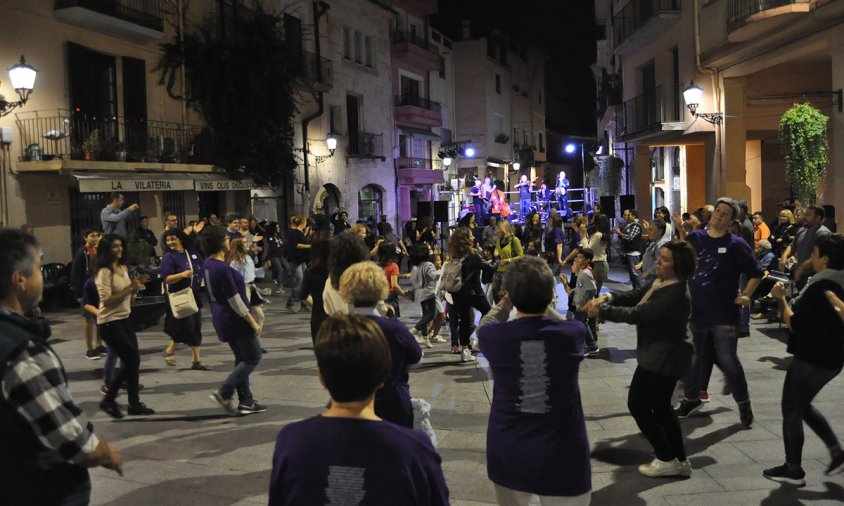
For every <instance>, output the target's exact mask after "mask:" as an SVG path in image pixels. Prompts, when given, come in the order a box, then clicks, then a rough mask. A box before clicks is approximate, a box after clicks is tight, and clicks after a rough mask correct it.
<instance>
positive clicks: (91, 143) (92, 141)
mask: <svg viewBox="0 0 844 506" xmlns="http://www.w3.org/2000/svg"><path fill="white" fill-rule="evenodd" d="M99 150H100V130H99V129H98V128H95V129H93V130H91V134H90V135H88V137H87V138H86V139H85V140H84V141H82V151H91V152H97V151H99Z"/></svg>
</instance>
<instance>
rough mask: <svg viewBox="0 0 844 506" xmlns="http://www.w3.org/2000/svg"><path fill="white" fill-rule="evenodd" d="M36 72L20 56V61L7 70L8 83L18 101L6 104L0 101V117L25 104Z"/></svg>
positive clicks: (3, 100) (33, 83)
mask: <svg viewBox="0 0 844 506" xmlns="http://www.w3.org/2000/svg"><path fill="white" fill-rule="evenodd" d="M36 74H37V71H36V70H35V69H34V68H32V67H31V66H29V65H27V64H26V60H25V59H24V57H23V55H21V61H20V63H18V64H17V65H15V66H14V67H12V68H10V69H9V81H10V82H11V83H12V88H14V89H15V92H17V94H18V97H20V100H18V101H17V102H7V101H6V100H5V99H2V100H0V116H6V115H7V114H9V113H10V112H12V111H13V110H14V109H15V108H17V107H21V106H23V105H24V104H26V101H27V100H28V99H29V95H30V93H32V88H34V87H35V75H36Z"/></svg>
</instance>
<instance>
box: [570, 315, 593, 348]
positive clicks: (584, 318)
mask: <svg viewBox="0 0 844 506" xmlns="http://www.w3.org/2000/svg"><path fill="white" fill-rule="evenodd" d="M574 319H575V320H577V321H579V322H582V323H583V324H584V325H586V347H587V348H595V347H597V346H598V340H597V339H595V334H593V333H592V329H591V328H590V326H589V321H588V315H587V314H586V312H585V311H575V312H574Z"/></svg>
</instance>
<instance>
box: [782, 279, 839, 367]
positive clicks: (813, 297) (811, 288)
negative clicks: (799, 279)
mask: <svg viewBox="0 0 844 506" xmlns="http://www.w3.org/2000/svg"><path fill="white" fill-rule="evenodd" d="M816 275H817V274H816ZM824 290H830V291H831V292H833V293H834V294H835V295H837V296H838V297H840V298H844V288H842V287H841V285H840V284H839V283H836V282H835V281H833V280H831V279H824V280H820V281H815V282H812V283H809V284H808V285H806V288H804V289H803V292H802V293H801V294H800V297H799V298H798V299H797V300H796V301H795V303H794V306H793V307H792V309H793V310H794V315H793V316H792V317H791V338H789V340H788V352H789V353H791V354H793V355H794V356H795V357H797V358H799V359H800V360H802V361H804V362H808V363H810V364H812V365H815V366H818V367H824V368H826V369H836V368H839V367H841V366H842V365H843V364H844V324H842V323H841V319H840V318H839V317H838V314H837V313H836V312H835V310H834V309H833V308H832V305H831V304H830V303H829V300H827V298H826V294H824Z"/></svg>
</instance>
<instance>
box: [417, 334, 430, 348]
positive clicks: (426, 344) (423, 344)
mask: <svg viewBox="0 0 844 506" xmlns="http://www.w3.org/2000/svg"><path fill="white" fill-rule="evenodd" d="M416 342H417V343H419V346H421V347H423V348H433V347H434V345H433V344H431V339H430V338H429V337H428V336H422V337H421V338H420V339H417V340H416Z"/></svg>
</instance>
